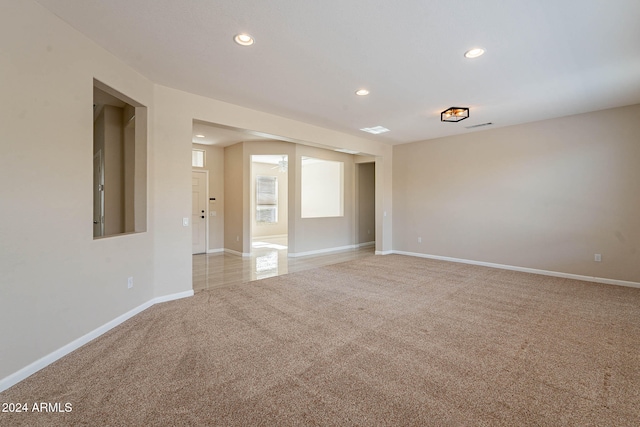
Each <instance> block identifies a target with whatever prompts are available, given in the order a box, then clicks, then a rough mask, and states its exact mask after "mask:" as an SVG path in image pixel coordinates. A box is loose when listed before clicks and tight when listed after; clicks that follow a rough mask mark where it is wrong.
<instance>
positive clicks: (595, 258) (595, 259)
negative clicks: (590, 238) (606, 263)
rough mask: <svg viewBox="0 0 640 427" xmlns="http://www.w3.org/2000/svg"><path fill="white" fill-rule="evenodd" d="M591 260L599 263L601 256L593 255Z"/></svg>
mask: <svg viewBox="0 0 640 427" xmlns="http://www.w3.org/2000/svg"><path fill="white" fill-rule="evenodd" d="M593 260H594V261H595V262H601V261H602V255H601V254H595V256H594V257H593Z"/></svg>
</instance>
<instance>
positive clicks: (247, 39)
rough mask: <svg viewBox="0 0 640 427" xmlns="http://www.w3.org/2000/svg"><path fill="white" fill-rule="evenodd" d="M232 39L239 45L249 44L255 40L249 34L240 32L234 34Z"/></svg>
mask: <svg viewBox="0 0 640 427" xmlns="http://www.w3.org/2000/svg"><path fill="white" fill-rule="evenodd" d="M233 41H234V42H236V43H238V44H239V45H240V46H251V45H252V44H253V42H254V41H255V40H254V39H253V37H251V36H250V35H249V34H246V33H242V34H236V36H235V37H234V38H233Z"/></svg>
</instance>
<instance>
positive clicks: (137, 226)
mask: <svg viewBox="0 0 640 427" xmlns="http://www.w3.org/2000/svg"><path fill="white" fill-rule="evenodd" d="M146 229H147V107H145V106H144V105H142V104H140V103H138V102H136V101H134V100H133V99H131V98H129V97H128V96H126V95H123V94H122V93H120V92H118V91H116V90H114V89H112V88H110V87H109V86H107V85H105V84H104V83H102V82H99V81H98V80H94V81H93V237H94V238H100V237H104V236H113V235H118V234H124V233H135V232H143V231H146Z"/></svg>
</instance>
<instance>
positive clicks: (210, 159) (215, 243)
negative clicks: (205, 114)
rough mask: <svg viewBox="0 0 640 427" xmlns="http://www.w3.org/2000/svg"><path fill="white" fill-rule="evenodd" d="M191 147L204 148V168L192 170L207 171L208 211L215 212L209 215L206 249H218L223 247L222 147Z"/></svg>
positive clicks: (194, 146) (201, 145)
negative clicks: (213, 214) (211, 199)
mask: <svg viewBox="0 0 640 427" xmlns="http://www.w3.org/2000/svg"><path fill="white" fill-rule="evenodd" d="M192 147H193V148H195V149H198V150H204V152H205V165H204V168H202V169H200V168H194V170H206V171H209V194H208V195H207V199H210V198H212V197H213V198H215V199H216V200H215V201H208V202H207V203H209V212H215V216H211V215H209V217H208V222H209V243H208V245H209V246H208V248H207V251H219V250H222V249H223V248H224V148H223V147H215V146H212V145H204V144H193V145H192Z"/></svg>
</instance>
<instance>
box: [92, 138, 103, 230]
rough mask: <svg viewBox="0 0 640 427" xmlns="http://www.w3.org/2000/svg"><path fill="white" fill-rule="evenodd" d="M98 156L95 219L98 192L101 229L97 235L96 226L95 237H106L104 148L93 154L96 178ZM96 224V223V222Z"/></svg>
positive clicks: (94, 194)
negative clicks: (97, 170)
mask: <svg viewBox="0 0 640 427" xmlns="http://www.w3.org/2000/svg"><path fill="white" fill-rule="evenodd" d="M96 157H97V158H98V166H99V168H100V171H99V175H98V186H99V188H96V187H95V184H96V183H95V182H94V183H93V185H94V188H93V215H94V218H93V221H95V220H96V218H95V214H96V212H95V208H96V193H97V194H98V196H99V198H100V200H99V201H98V203H99V206H100V208H99V211H100V212H98V226H99V229H100V233H99V234H98V235H97V236H96V234H95V228H94V233H93V238H94V239H95V238H98V237H104V156H103V155H102V148H101V149H99V150H98V151H96V152H95V154H94V155H93V167H94V171H93V174H94V179H95V173H96V172H95V165H96ZM94 225H96V224H95V223H94Z"/></svg>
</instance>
